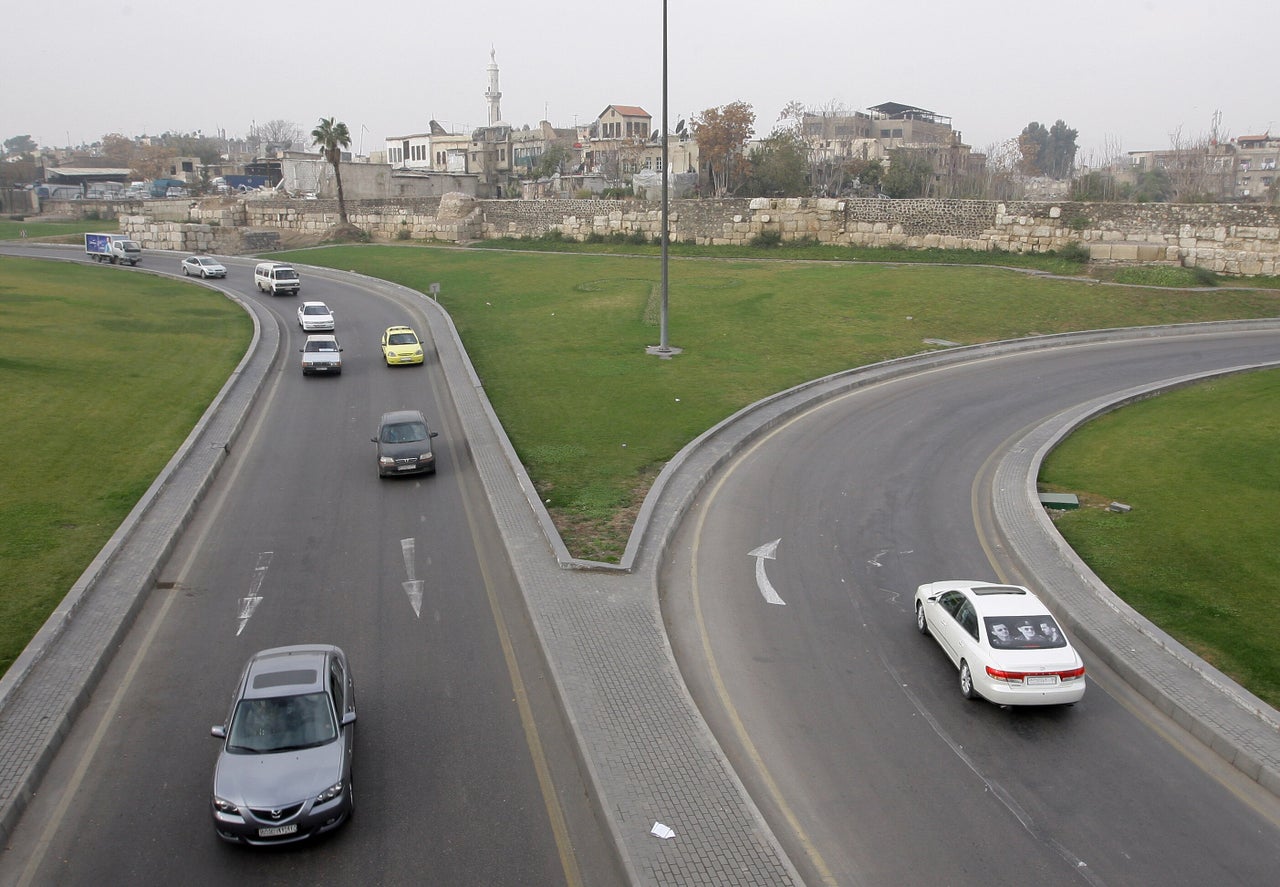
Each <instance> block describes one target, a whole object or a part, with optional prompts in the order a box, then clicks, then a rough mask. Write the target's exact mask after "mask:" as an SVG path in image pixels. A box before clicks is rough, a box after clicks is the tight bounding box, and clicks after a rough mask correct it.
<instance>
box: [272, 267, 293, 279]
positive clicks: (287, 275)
mask: <svg viewBox="0 0 1280 887" xmlns="http://www.w3.org/2000/svg"><path fill="white" fill-rule="evenodd" d="M297 276H298V272H297V271H294V270H293V269H292V268H278V269H276V280H294V279H295V278H297Z"/></svg>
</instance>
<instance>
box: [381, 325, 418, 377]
mask: <svg viewBox="0 0 1280 887" xmlns="http://www.w3.org/2000/svg"><path fill="white" fill-rule="evenodd" d="M382 356H383V357H385V358H386V359H387V366H389V367H390V366H398V365H400V364H405V363H422V360H423V353H422V341H421V340H420V339H419V338H418V334H417V333H415V332H414V331H413V330H412V329H410V328H409V327H407V326H390V327H387V331H386V332H385V333H383V334H382Z"/></svg>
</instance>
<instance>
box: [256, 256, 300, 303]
mask: <svg viewBox="0 0 1280 887" xmlns="http://www.w3.org/2000/svg"><path fill="white" fill-rule="evenodd" d="M253 282H254V283H255V284H257V286H258V290H259V291H261V292H264V293H271V295H273V296H279V295H286V296H296V295H297V294H298V291H299V290H300V289H302V278H301V277H299V276H298V272H297V271H294V270H293V268H292V267H291V266H289V265H281V264H280V263H279V262H259V263H258V267H256V268H254V269H253Z"/></svg>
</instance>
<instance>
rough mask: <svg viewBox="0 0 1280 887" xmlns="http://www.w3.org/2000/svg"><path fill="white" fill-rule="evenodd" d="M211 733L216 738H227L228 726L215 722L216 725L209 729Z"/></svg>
mask: <svg viewBox="0 0 1280 887" xmlns="http://www.w3.org/2000/svg"><path fill="white" fill-rule="evenodd" d="M209 733H210V734H211V735H212V736H213V737H214V738H215V739H226V738H227V728H226V727H224V726H222V725H221V724H215V725H214V726H213V728H212V729H210V730H209Z"/></svg>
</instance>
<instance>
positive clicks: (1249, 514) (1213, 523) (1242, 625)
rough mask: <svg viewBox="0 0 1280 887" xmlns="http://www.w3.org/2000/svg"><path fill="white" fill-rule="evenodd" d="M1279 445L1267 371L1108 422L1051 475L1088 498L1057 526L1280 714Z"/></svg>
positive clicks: (1147, 610) (1199, 388) (1080, 438)
mask: <svg viewBox="0 0 1280 887" xmlns="http://www.w3.org/2000/svg"><path fill="white" fill-rule="evenodd" d="M1278 445H1280V370H1263V371H1259V372H1255V373H1248V374H1244V375H1240V376H1228V377H1224V378H1220V379H1213V380H1210V381H1207V382H1203V383H1201V384H1199V385H1196V386H1194V387H1191V388H1185V389H1181V390H1178V391H1170V392H1167V393H1165V394H1162V395H1160V396H1159V397H1156V398H1152V399H1150V400H1144V401H1141V402H1139V403H1136V404H1133V405H1131V406H1128V407H1125V408H1124V409H1122V410H1118V411H1116V412H1114V413H1108V414H1106V415H1104V416H1101V417H1099V418H1097V419H1095V420H1093V421H1092V422H1090V423H1089V424H1087V425H1085V426H1084V427H1082V428H1080V429H1079V430H1078V431H1076V432H1075V433H1074V434H1073V435H1071V437H1069V438H1068V439H1067V440H1066V441H1064V442H1063V444H1062V445H1061V446H1060V447H1058V448H1057V449H1056V450H1055V451H1054V452H1053V453H1051V454H1050V456H1049V458H1048V459H1047V460H1045V464H1044V468H1043V471H1042V472H1041V475H1040V480H1041V483H1042V485H1043V486H1044V487H1045V489H1048V490H1053V491H1070V492H1073V493H1076V494H1077V495H1078V496H1079V497H1080V502H1081V507H1080V508H1079V509H1078V510H1075V511H1067V512H1062V513H1060V514H1059V515H1058V516H1056V517H1055V521H1054V522H1055V525H1056V526H1057V527H1058V529H1059V530H1060V531H1061V532H1062V535H1063V537H1064V538H1065V539H1066V540H1067V542H1069V543H1070V544H1071V547H1072V548H1074V549H1075V551H1076V552H1077V553H1078V554H1079V555H1080V556H1081V557H1082V558H1083V559H1084V560H1085V562H1086V563H1088V564H1089V566H1090V567H1091V568H1092V569H1093V570H1094V572H1096V573H1097V574H1098V576H1099V577H1100V578H1101V579H1102V580H1103V581H1104V582H1106V583H1107V585H1108V586H1109V587H1110V588H1111V589H1112V590H1113V591H1114V592H1116V594H1118V595H1119V596H1120V597H1121V598H1123V599H1124V600H1125V601H1126V602H1128V603H1129V604H1130V605H1131V606H1132V607H1134V609H1136V610H1138V611H1139V612H1140V613H1142V614H1143V615H1145V616H1146V617H1147V618H1149V619H1150V620H1151V621H1152V622H1154V623H1156V624H1157V625H1159V626H1160V627H1161V628H1163V629H1164V630H1165V631H1167V632H1168V633H1169V634H1171V635H1173V636H1174V637H1176V638H1177V639H1178V640H1179V641H1181V642H1182V643H1183V644H1185V645H1186V646H1187V647H1189V648H1190V649H1192V650H1193V651H1195V652H1196V653H1197V654H1199V655H1200V656H1201V657H1202V658H1204V659H1205V660H1207V661H1208V662H1210V663H1212V664H1213V665H1214V666H1216V667H1217V668H1219V669H1221V670H1222V671H1224V672H1226V673H1227V674H1229V675H1231V676H1233V677H1234V678H1235V679H1236V680H1237V681H1239V682H1240V683H1241V684H1243V685H1244V686H1246V687H1248V688H1249V689H1250V690H1252V691H1253V693H1254V694H1255V695H1257V696H1259V697H1260V698H1262V699H1264V700H1265V701H1266V702H1267V703H1269V704H1270V705H1272V706H1275V707H1280V656H1278V655H1277V654H1276V647H1277V644H1276V639H1277V638H1280V606H1277V604H1280V547H1278V546H1277V544H1276V540H1277V539H1280V457H1278V456H1277V446H1278ZM1116 501H1118V502H1122V503H1124V504H1126V505H1129V506H1130V507H1131V508H1132V511H1128V512H1123V511H1120V512H1112V511H1109V510H1108V508H1107V506H1108V505H1109V504H1110V503H1111V502H1116Z"/></svg>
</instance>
